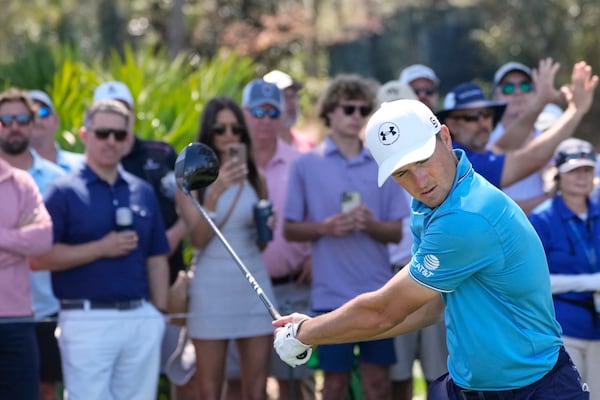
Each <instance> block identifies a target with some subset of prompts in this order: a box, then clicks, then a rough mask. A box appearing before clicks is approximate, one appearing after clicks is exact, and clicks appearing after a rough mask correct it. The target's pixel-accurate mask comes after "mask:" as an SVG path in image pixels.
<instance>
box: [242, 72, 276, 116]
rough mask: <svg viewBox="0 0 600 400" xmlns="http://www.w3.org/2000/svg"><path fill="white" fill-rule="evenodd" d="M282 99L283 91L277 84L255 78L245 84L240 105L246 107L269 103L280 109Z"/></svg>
mask: <svg viewBox="0 0 600 400" xmlns="http://www.w3.org/2000/svg"><path fill="white" fill-rule="evenodd" d="M283 101H284V100H283V93H282V92H281V90H279V88H278V87H277V85H275V84H274V83H270V82H267V81H265V80H264V79H255V80H253V81H252V82H250V83H249V84H247V85H246V87H244V92H243V94H242V106H243V107H248V108H253V107H256V106H261V105H263V104H270V105H272V106H273V107H277V109H279V110H281V109H282V108H283Z"/></svg>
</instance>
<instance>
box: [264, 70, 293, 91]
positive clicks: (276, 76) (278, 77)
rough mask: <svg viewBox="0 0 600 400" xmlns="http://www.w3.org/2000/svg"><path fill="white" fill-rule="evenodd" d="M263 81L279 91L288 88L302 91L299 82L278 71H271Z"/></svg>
mask: <svg viewBox="0 0 600 400" xmlns="http://www.w3.org/2000/svg"><path fill="white" fill-rule="evenodd" d="M263 79H264V80H265V81H266V82H269V83H274V84H275V85H277V87H278V88H279V89H280V90H285V89H287V88H289V87H291V88H294V89H295V90H300V89H302V84H301V83H300V82H298V81H296V80H294V78H292V77H291V76H290V75H288V74H286V73H285V72H283V71H280V70H278V69H274V70H273V71H271V72H269V73H267V74H265V76H263Z"/></svg>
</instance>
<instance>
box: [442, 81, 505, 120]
mask: <svg viewBox="0 0 600 400" xmlns="http://www.w3.org/2000/svg"><path fill="white" fill-rule="evenodd" d="M482 107H489V108H491V109H492V110H493V111H494V125H495V124H497V123H498V121H500V118H502V114H503V113H504V110H505V109H506V103H505V102H503V101H492V100H488V98H487V97H485V95H484V94H483V91H482V90H481V88H480V87H479V86H477V85H476V84H474V83H472V82H465V83H461V84H460V85H458V86H456V87H454V89H452V90H451V91H450V92H449V93H448V94H447V95H446V97H445V98H444V108H443V109H442V110H440V111H438V112H436V115H437V117H438V118H439V119H440V121H442V122H443V121H444V120H445V119H446V117H448V114H449V113H450V111H454V110H468V109H472V108H482Z"/></svg>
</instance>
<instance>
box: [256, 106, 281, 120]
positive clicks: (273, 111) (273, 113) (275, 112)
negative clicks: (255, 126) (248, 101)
mask: <svg viewBox="0 0 600 400" xmlns="http://www.w3.org/2000/svg"><path fill="white" fill-rule="evenodd" d="M250 114H252V116H253V117H254V118H258V119H263V118H264V117H266V116H267V115H268V116H269V118H271V119H277V118H279V116H280V115H281V111H279V109H277V108H269V109H266V108H262V107H252V109H250Z"/></svg>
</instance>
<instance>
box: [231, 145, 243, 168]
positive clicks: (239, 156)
mask: <svg viewBox="0 0 600 400" xmlns="http://www.w3.org/2000/svg"><path fill="white" fill-rule="evenodd" d="M227 158H228V159H232V160H236V161H237V162H239V163H242V164H245V163H246V146H245V145H244V144H243V143H234V144H232V145H231V146H229V147H228V148H227Z"/></svg>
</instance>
